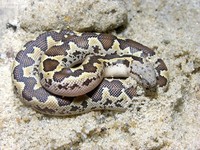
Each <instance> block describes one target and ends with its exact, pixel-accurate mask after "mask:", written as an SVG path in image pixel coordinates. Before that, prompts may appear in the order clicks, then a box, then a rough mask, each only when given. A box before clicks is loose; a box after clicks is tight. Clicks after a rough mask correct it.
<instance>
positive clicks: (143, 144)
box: [0, 0, 200, 150]
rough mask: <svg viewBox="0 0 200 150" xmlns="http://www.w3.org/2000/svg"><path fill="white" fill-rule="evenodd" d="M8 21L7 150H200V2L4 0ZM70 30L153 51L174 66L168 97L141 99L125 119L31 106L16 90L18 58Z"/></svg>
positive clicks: (2, 102) (2, 118)
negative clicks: (53, 33) (26, 48)
mask: <svg viewBox="0 0 200 150" xmlns="http://www.w3.org/2000/svg"><path fill="white" fill-rule="evenodd" d="M0 17H1V18H2V19H1V22H0V31H1V33H0V35H1V38H0V69H1V71H0V77H1V82H0V95H1V98H0V149H2V150H3V149H5V150H9V149H64V148H65V149H70V148H71V149H83V150H84V149H123V150H124V149H127V150H128V149H167V150H168V149H169V150H172V149H191V150H197V149H200V142H199V139H200V132H199V131H200V38H199V37H200V30H199V29H200V3H199V0H193V1H190V0H169V1H164V0H152V1H147V0H144V1H140V0H134V1H133V0H127V1H125V0H124V1H117V0H116V1H115V0H109V1H104V0H89V1H86V0H84V1H81V0H76V1H74V0H73V1H72V0H70V1H65V0H53V1H51V0H46V1H41V0H37V1H33V0H28V1H26V2H24V1H22V0H16V1H15V2H12V1H11V0H7V1H3V0H1V1H0ZM7 23H9V24H7ZM6 24H7V29H6ZM66 26H69V27H70V28H72V29H74V30H80V31H106V32H110V31H111V30H112V33H113V34H116V35H117V36H121V37H124V38H130V39H133V40H135V41H138V42H140V43H143V44H144V45H147V46H148V47H150V48H153V49H154V50H155V51H156V53H157V55H158V57H161V58H162V59H163V60H164V61H165V62H166V64H167V66H168V68H169V73H170V84H169V89H168V91H167V92H164V93H159V94H158V96H157V97H155V98H152V99H150V98H149V97H144V96H142V97H138V98H135V99H134V100H133V105H132V107H131V108H130V109H128V110H127V111H126V112H123V113H119V112H112V111H95V112H90V113H87V114H83V115H78V116H72V117H62V118H61V117H49V116H45V115H42V114H39V113H37V112H35V111H34V110H32V109H31V108H28V107H26V106H24V105H23V104H22V103H21V102H20V100H19V98H17V96H16V94H15V93H14V92H13V91H14V90H13V85H12V81H11V73H12V62H13V60H14V56H15V55H16V53H17V52H18V51H19V50H20V49H21V48H22V46H23V45H24V44H25V43H26V42H28V41H30V40H31V39H33V38H35V37H37V36H38V35H39V33H42V32H44V31H46V30H50V29H62V28H66ZM122 26H123V28H121V27H122Z"/></svg>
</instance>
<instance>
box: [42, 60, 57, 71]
mask: <svg viewBox="0 0 200 150" xmlns="http://www.w3.org/2000/svg"><path fill="white" fill-rule="evenodd" d="M58 65H59V62H58V61H56V60H51V59H46V60H44V61H43V66H44V68H43V69H44V71H45V72H48V71H53V70H55V69H56V67H57V66H58Z"/></svg>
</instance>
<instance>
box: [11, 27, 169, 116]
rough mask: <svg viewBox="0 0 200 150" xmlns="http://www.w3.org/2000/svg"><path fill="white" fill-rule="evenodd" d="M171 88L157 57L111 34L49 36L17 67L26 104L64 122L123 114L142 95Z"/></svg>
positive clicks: (29, 48)
mask: <svg viewBox="0 0 200 150" xmlns="http://www.w3.org/2000/svg"><path fill="white" fill-rule="evenodd" d="M133 81H137V82H138V83H139V84H140V85H142V86H143V87H144V88H146V89H151V88H155V87H158V88H163V89H166V88H167V85H168V71H167V67H166V65H165V63H164V62H163V60H162V59H160V58H156V57H155V52H154V51H152V50H151V49H149V48H148V47H146V46H143V45H141V44H139V43H137V42H135V41H132V40H130V39H122V38H118V37H116V36H114V35H111V34H101V33H78V32H74V31H71V30H63V31H60V32H56V31H50V32H46V33H43V34H41V35H39V36H38V37H37V38H36V40H33V41H30V42H28V43H26V45H25V46H24V49H23V50H21V51H19V52H18V54H17V56H16V58H15V61H14V67H13V82H14V86H15V88H16V90H17V93H18V94H19V95H20V97H21V101H22V102H23V103H24V104H26V105H28V106H31V107H32V108H33V109H35V110H36V111H39V112H41V113H43V114H49V115H57V116H65V115H74V114H81V113H85V112H89V111H91V110H101V109H106V110H124V109H125V107H124V106H125V105H126V104H127V102H128V101H131V100H132V99H133V98H134V97H135V96H137V92H136V89H135V85H134V84H132V82H133Z"/></svg>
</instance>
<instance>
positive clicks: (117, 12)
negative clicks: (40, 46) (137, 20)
mask: <svg viewBox="0 0 200 150" xmlns="http://www.w3.org/2000/svg"><path fill="white" fill-rule="evenodd" d="M22 12H23V13H22V15H21V16H20V21H21V22H20V23H21V27H22V28H23V29H25V30H27V31H31V32H34V31H43V30H52V29H53V30H55V29H57V30H58V29H66V28H70V29H73V30H76V31H98V32H102V31H103V32H105V31H108V30H113V29H115V28H117V27H121V26H125V25H126V23H127V10H126V8H125V3H124V2H123V1H121V0H119V1H104V0H77V1H74V0H70V1H64V0H61V1H60V0H59V1H58V0H53V1H39V2H36V1H29V4H28V5H27V6H26V8H25V10H22Z"/></svg>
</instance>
